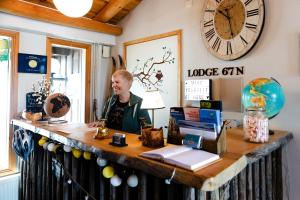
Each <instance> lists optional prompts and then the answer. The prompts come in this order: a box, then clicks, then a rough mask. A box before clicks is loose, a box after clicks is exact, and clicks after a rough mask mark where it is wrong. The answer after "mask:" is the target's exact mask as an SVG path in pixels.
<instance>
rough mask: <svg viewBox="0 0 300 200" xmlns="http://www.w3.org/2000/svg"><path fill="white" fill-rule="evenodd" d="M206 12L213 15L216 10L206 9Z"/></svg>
mask: <svg viewBox="0 0 300 200" xmlns="http://www.w3.org/2000/svg"><path fill="white" fill-rule="evenodd" d="M205 12H211V13H214V12H215V10H211V9H206V10H205Z"/></svg>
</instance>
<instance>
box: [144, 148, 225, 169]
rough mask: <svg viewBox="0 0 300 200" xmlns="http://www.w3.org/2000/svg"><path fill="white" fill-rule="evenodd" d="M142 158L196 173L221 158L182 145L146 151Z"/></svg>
mask: <svg viewBox="0 0 300 200" xmlns="http://www.w3.org/2000/svg"><path fill="white" fill-rule="evenodd" d="M141 156H143V157H147V158H152V159H156V160H161V161H163V162H166V163H168V164H172V165H176V166H178V167H182V168H185V169H188V170H192V171H196V170H198V169H199V168H201V167H204V166H206V165H208V164H210V163H212V162H214V161H216V160H218V159H219V158H220V157H219V155H217V154H213V153H209V152H206V151H202V150H195V149H192V148H190V147H186V146H182V145H181V146H178V145H169V146H167V147H163V148H159V149H155V150H151V151H146V152H143V153H142V154H141Z"/></svg>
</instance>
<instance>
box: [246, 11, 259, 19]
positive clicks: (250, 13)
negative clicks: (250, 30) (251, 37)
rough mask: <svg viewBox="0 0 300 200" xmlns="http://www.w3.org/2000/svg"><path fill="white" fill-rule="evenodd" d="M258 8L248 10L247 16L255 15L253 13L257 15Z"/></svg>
mask: <svg viewBox="0 0 300 200" xmlns="http://www.w3.org/2000/svg"><path fill="white" fill-rule="evenodd" d="M258 12H259V11H258V9H253V10H248V11H247V17H252V16H255V15H258Z"/></svg>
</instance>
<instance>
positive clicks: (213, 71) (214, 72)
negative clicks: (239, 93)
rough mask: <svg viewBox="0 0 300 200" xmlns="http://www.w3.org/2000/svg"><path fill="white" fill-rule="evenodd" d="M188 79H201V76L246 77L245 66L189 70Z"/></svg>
mask: <svg viewBox="0 0 300 200" xmlns="http://www.w3.org/2000/svg"><path fill="white" fill-rule="evenodd" d="M187 72H188V77H201V76H209V77H212V76H240V75H244V66H238V67H224V68H222V69H219V68H216V67H212V68H198V69H189V70H188V71H187Z"/></svg>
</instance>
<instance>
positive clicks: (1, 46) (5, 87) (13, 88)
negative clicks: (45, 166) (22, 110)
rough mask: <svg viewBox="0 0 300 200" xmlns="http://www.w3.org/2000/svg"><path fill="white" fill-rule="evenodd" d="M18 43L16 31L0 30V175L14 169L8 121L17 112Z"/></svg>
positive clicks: (10, 131) (14, 161)
mask: <svg viewBox="0 0 300 200" xmlns="http://www.w3.org/2000/svg"><path fill="white" fill-rule="evenodd" d="M18 43H19V35H18V33H16V32H11V31H6V30H0V80H1V84H0V93H1V95H2V98H1V99H0V105H2V106H0V152H1V156H0V176H3V175H5V174H7V173H11V172H14V171H15V170H16V157H15V154H14V153H13V151H12V149H11V145H10V144H11V140H12V127H11V126H9V123H10V121H11V119H12V117H13V115H14V114H16V112H17V78H18V77H17V66H16V63H17V62H16V61H17V54H18V52H17V50H18ZM3 105H9V106H3Z"/></svg>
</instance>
